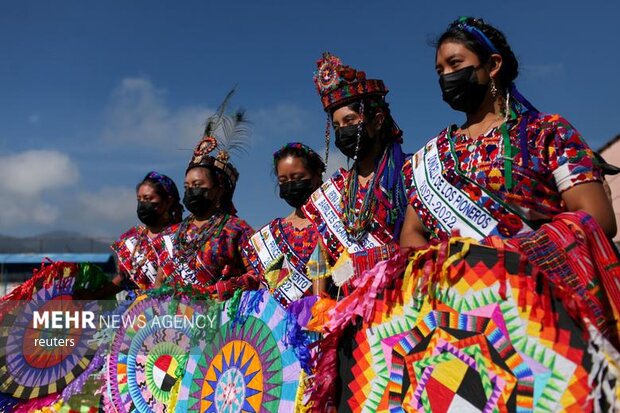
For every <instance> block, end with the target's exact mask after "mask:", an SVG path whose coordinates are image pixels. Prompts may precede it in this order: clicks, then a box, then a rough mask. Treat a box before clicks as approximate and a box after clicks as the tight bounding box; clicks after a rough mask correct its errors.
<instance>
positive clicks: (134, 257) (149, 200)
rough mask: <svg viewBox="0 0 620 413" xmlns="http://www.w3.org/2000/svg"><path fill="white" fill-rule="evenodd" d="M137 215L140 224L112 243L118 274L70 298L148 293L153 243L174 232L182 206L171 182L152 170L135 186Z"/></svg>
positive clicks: (154, 272)
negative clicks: (128, 290) (135, 291)
mask: <svg viewBox="0 0 620 413" xmlns="http://www.w3.org/2000/svg"><path fill="white" fill-rule="evenodd" d="M136 197H137V200H138V208H137V214H138V219H139V220H140V221H141V222H142V225H137V226H135V227H132V228H131V229H129V230H128V231H127V232H125V233H124V234H123V235H121V236H120V237H119V239H118V240H117V241H116V242H114V244H112V249H113V250H114V252H115V253H116V257H117V260H118V274H117V275H116V277H114V279H113V280H112V281H111V282H110V283H109V284H108V285H106V286H104V287H103V288H101V289H98V290H97V291H83V290H78V291H76V292H75V294H74V298H79V299H87V298H88V299H102V298H107V297H111V296H113V295H115V294H116V293H118V292H120V291H121V290H122V289H123V288H127V289H140V290H148V289H149V288H151V287H153V284H154V282H155V279H156V277H157V269H158V264H157V254H156V252H155V249H154V248H153V243H154V240H155V239H156V238H157V237H158V236H159V235H160V234H161V233H162V232H163V231H164V230H167V229H168V230H172V231H174V230H175V228H176V227H177V224H178V223H179V222H181V219H182V215H183V206H182V205H181V203H180V199H179V191H178V189H177V186H176V185H175V183H174V181H173V180H172V179H170V178H169V177H167V176H166V175H162V174H159V173H157V172H155V171H151V172H149V173H148V174H147V175H146V176H145V177H144V179H143V180H142V181H141V182H140V183H139V184H138V185H137V186H136Z"/></svg>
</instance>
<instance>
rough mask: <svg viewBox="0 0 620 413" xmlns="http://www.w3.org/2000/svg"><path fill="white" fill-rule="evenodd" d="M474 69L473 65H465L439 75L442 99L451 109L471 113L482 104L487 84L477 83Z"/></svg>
mask: <svg viewBox="0 0 620 413" xmlns="http://www.w3.org/2000/svg"><path fill="white" fill-rule="evenodd" d="M476 69H477V68H476V67H474V66H467V67H465V68H463V69H460V70H457V71H456V72H452V73H448V74H447V75H441V76H439V86H440V87H441V92H442V95H443V96H442V97H443V100H444V101H445V102H446V103H447V104H448V105H450V107H451V108H452V109H454V110H458V111H461V112H465V113H473V112H475V111H476V110H478V108H479V107H480V105H481V104H482V101H483V100H484V97H485V96H486V94H487V89H488V88H489V84H488V83H487V84H486V85H481V84H480V83H478V78H477V77H476Z"/></svg>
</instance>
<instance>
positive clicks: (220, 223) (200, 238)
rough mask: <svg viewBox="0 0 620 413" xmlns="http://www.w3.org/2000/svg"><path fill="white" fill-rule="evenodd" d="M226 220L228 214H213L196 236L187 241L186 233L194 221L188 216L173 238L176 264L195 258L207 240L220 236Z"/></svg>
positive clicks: (192, 217)
mask: <svg viewBox="0 0 620 413" xmlns="http://www.w3.org/2000/svg"><path fill="white" fill-rule="evenodd" d="M228 218H229V215H228V214H213V215H212V216H211V217H210V218H209V220H208V221H207V223H206V224H204V225H203V226H202V227H200V229H199V230H198V235H196V237H195V238H193V239H189V238H190V237H189V236H188V235H189V234H188V233H187V232H188V230H189V226H190V224H191V222H192V221H194V216H193V215H190V216H189V217H188V218H187V219H186V220H185V221H183V222H182V223H181V225H180V226H179V230H178V232H177V235H176V237H174V241H173V245H174V250H175V252H176V253H175V261H177V263H179V262H181V263H182V262H188V258H191V257H195V256H196V253H197V252H198V250H199V249H200V248H201V247H202V246H203V245H204V243H205V242H206V241H207V240H208V239H211V238H212V237H217V236H219V235H220V233H221V232H222V229H224V225H225V224H226V222H227V221H228Z"/></svg>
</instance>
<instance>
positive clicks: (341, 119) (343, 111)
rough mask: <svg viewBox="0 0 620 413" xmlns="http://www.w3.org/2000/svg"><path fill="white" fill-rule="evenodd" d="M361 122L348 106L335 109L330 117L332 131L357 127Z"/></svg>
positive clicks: (360, 118)
mask: <svg viewBox="0 0 620 413" xmlns="http://www.w3.org/2000/svg"><path fill="white" fill-rule="evenodd" d="M362 120H363V117H362V116H361V115H360V114H359V113H357V112H356V111H354V110H352V109H351V108H349V107H348V106H343V107H341V108H338V109H336V110H335V111H334V113H333V115H332V124H333V125H334V129H338V128H344V127H346V126H351V125H357V124H358V123H360V122H361V121H362Z"/></svg>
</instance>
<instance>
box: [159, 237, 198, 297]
mask: <svg viewBox="0 0 620 413" xmlns="http://www.w3.org/2000/svg"><path fill="white" fill-rule="evenodd" d="M175 236H176V233H174V234H170V235H164V236H162V238H163V243H164V247H165V248H166V252H167V253H168V257H169V262H168V264H169V265H170V266H172V267H173V268H169V274H176V275H177V276H179V277H180V278H181V279H182V280H183V281H184V282H185V283H186V284H191V285H199V284H202V283H201V282H200V280H198V277H197V276H196V271H195V270H193V269H192V268H191V267H190V266H189V262H188V261H187V260H179V259H178V257H177V255H176V251H175V248H174V241H173V237H175ZM194 259H195V260H196V266H198V261H199V260H198V257H197V256H196V257H194Z"/></svg>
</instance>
